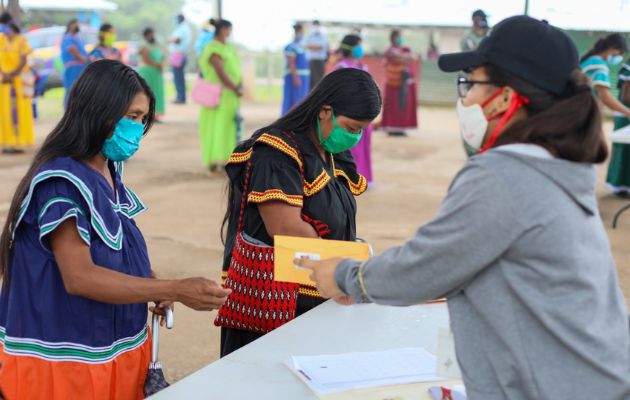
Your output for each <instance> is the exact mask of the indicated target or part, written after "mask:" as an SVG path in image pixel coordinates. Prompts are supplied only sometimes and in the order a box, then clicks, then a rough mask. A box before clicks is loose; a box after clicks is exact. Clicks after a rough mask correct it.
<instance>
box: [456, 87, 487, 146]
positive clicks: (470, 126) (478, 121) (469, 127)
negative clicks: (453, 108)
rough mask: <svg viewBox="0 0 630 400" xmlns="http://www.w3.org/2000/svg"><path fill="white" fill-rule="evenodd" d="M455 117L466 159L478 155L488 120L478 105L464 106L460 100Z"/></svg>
mask: <svg viewBox="0 0 630 400" xmlns="http://www.w3.org/2000/svg"><path fill="white" fill-rule="evenodd" d="M457 115H458V117H459V130H460V132H461V135H462V142H463V143H464V150H466V154H467V155H468V157H472V156H474V155H475V154H479V152H480V150H481V146H482V145H483V138H484V137H485V136H486V131H487V130H488V120H487V119H486V116H485V115H484V113H483V109H482V108H481V105H479V104H473V105H470V106H465V105H464V103H462V99H458V100H457Z"/></svg>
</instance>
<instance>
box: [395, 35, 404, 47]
mask: <svg viewBox="0 0 630 400" xmlns="http://www.w3.org/2000/svg"><path fill="white" fill-rule="evenodd" d="M403 44H405V39H403V38H402V36H399V37H398V38H397V39H396V46H402V45H403Z"/></svg>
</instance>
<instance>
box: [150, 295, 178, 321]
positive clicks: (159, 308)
mask: <svg viewBox="0 0 630 400" xmlns="http://www.w3.org/2000/svg"><path fill="white" fill-rule="evenodd" d="M167 308H170V309H171V310H172V311H173V312H174V311H175V303H173V302H172V301H157V302H155V305H154V306H151V307H149V310H150V311H151V312H152V313H154V314H158V315H161V316H162V318H160V326H165V325H166V309H167Z"/></svg>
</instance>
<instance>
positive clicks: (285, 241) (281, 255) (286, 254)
mask: <svg viewBox="0 0 630 400" xmlns="http://www.w3.org/2000/svg"><path fill="white" fill-rule="evenodd" d="M273 241H274V280H276V281H278V282H293V283H300V284H303V285H311V286H314V285H315V283H314V282H313V281H311V279H310V275H311V272H310V271H307V270H304V269H300V268H298V267H296V266H295V264H293V260H294V259H296V258H308V259H310V260H326V259H329V258H335V257H342V258H354V259H355V260H359V261H364V260H367V259H368V258H370V246H369V245H368V244H367V243H358V242H344V241H340V240H324V239H309V238H299V237H291V236H275V237H274V239H273Z"/></svg>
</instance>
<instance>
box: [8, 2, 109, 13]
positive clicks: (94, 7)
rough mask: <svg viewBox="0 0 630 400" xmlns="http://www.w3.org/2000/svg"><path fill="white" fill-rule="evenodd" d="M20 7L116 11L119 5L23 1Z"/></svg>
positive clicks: (54, 9)
mask: <svg viewBox="0 0 630 400" xmlns="http://www.w3.org/2000/svg"><path fill="white" fill-rule="evenodd" d="M20 7H21V8H22V9H24V10H47V11H65V10H71V11H114V10H116V9H117V8H118V5H117V4H116V3H114V2H112V1H107V0H63V1H59V0H21V1H20Z"/></svg>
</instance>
